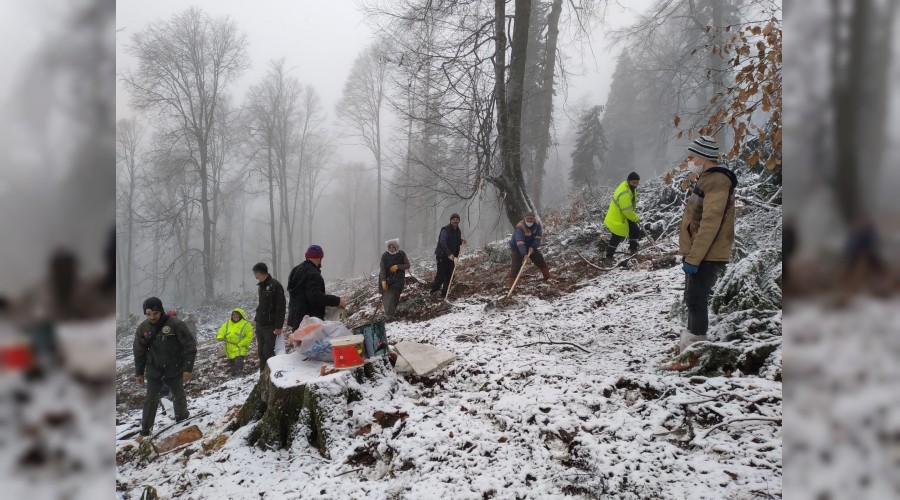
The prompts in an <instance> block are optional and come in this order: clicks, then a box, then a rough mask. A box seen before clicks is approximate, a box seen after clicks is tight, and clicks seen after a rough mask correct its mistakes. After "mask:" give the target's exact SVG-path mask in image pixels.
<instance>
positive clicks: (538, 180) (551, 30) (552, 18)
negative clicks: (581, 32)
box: [529, 0, 562, 207]
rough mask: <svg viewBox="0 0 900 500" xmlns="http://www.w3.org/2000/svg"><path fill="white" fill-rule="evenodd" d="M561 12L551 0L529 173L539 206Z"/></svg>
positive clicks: (559, 0) (559, 1) (558, 3)
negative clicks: (536, 126) (531, 166)
mask: <svg viewBox="0 0 900 500" xmlns="http://www.w3.org/2000/svg"><path fill="white" fill-rule="evenodd" d="M561 12H562V0H553V5H551V6H550V15H549V16H548V18H547V43H546V44H545V50H546V52H545V53H544V67H543V71H542V74H541V95H540V99H541V103H540V115H539V116H538V117H537V119H538V123H539V125H538V128H539V131H538V144H537V148H535V149H536V150H535V157H534V172H533V173H532V175H531V186H530V188H529V192H530V193H531V196H532V197H533V200H534V205H535V206H537V207H540V206H541V190H542V189H543V187H544V165H545V163H546V161H547V151H548V150H549V149H550V122H551V121H552V115H553V86H554V80H553V78H554V75H555V72H556V41H557V39H558V38H559V15H560V13H561Z"/></svg>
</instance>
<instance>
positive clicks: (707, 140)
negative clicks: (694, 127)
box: [687, 135, 719, 160]
mask: <svg viewBox="0 0 900 500" xmlns="http://www.w3.org/2000/svg"><path fill="white" fill-rule="evenodd" d="M687 149H688V152H689V153H693V154H695V155H697V156H700V157H702V158H706V159H707V160H718V159H719V146H717V145H716V140H715V139H713V138H712V137H710V136H708V135H701V136H700V137H698V138H696V139H694V142H693V143H692V144H691V145H690V146H688V148H687Z"/></svg>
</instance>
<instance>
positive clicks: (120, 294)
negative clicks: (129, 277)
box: [116, 236, 128, 318]
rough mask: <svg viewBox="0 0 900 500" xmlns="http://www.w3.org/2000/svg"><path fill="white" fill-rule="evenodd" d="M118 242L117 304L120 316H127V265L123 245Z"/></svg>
mask: <svg viewBox="0 0 900 500" xmlns="http://www.w3.org/2000/svg"><path fill="white" fill-rule="evenodd" d="M116 239H117V240H118V236H116ZM116 243H117V244H116V305H117V306H118V307H119V312H118V314H119V317H120V318H127V317H128V304H127V303H125V301H124V298H125V288H124V286H123V283H124V281H125V280H124V279H123V275H124V274H125V273H124V272H123V269H124V267H125V266H124V265H123V263H122V260H123V257H122V245H119V244H118V241H117V242H116Z"/></svg>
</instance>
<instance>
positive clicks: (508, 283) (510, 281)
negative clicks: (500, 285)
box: [506, 276, 516, 289]
mask: <svg viewBox="0 0 900 500" xmlns="http://www.w3.org/2000/svg"><path fill="white" fill-rule="evenodd" d="M514 281H516V278H514V277H512V276H510V277H508V278H506V288H507V289H510V288H512V285H513V282H514Z"/></svg>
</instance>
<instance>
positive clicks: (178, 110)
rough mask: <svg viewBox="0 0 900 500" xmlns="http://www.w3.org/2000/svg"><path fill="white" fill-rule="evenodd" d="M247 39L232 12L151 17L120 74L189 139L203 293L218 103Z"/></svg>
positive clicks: (165, 123) (163, 122) (135, 97)
mask: <svg viewBox="0 0 900 500" xmlns="http://www.w3.org/2000/svg"><path fill="white" fill-rule="evenodd" d="M245 46H246V40H245V37H244V35H242V34H240V33H239V32H238V28H237V25H236V24H235V23H234V21H232V20H231V19H229V18H228V17H223V18H216V19H214V18H212V17H210V16H209V15H208V14H206V13H204V12H203V11H202V10H200V9H198V8H190V9H188V10H186V11H184V12H182V13H180V14H176V15H174V16H172V18H171V19H170V20H169V21H158V22H154V23H151V24H150V26H148V27H147V28H146V29H145V30H143V31H141V32H138V33H136V34H134V35H133V36H132V39H131V45H130V46H128V48H127V49H126V51H127V52H128V53H130V54H133V55H134V56H135V57H137V59H138V68H137V70H136V71H130V70H129V71H127V72H126V73H125V75H124V76H123V78H122V80H123V82H124V84H125V86H126V88H127V89H128V90H129V92H130V93H131V103H132V105H133V106H134V108H135V109H137V110H140V111H144V112H148V113H154V115H153V116H154V119H155V120H156V122H157V123H158V126H159V127H160V128H163V129H167V130H180V131H182V132H183V134H182V135H180V136H179V139H180V140H183V141H188V142H190V143H191V146H192V148H191V151H192V155H191V162H192V164H193V166H194V167H195V168H196V175H197V176H198V177H199V180H200V196H199V198H200V208H201V212H202V232H203V252H202V258H203V282H204V296H205V297H206V298H207V299H208V298H212V296H213V293H214V285H213V283H214V281H213V279H214V274H213V273H214V266H213V260H212V245H213V240H212V236H213V235H212V230H213V223H214V221H213V218H212V213H211V207H210V200H211V197H210V193H209V183H210V172H209V161H210V158H209V154H210V146H211V144H210V139H211V136H212V133H213V123H214V121H215V116H216V108H217V106H218V105H219V103H220V101H221V99H222V96H223V95H224V93H225V91H226V89H227V87H228V85H229V84H230V83H231V82H232V81H233V80H234V79H235V78H236V77H237V76H238V75H240V74H241V73H242V72H243V70H244V69H246V67H247V56H246V48H245Z"/></svg>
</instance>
